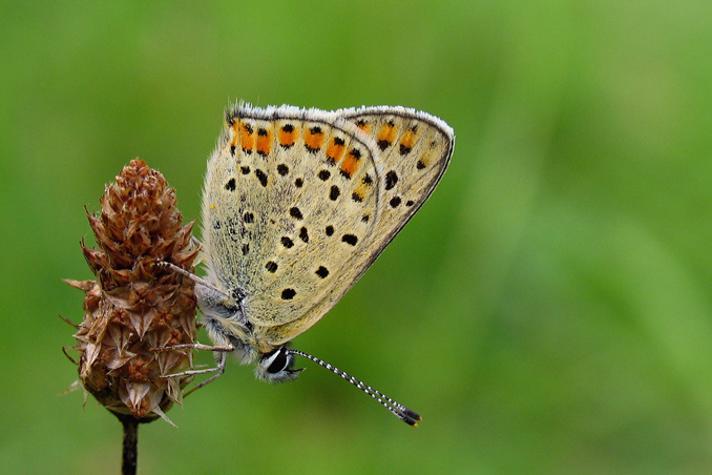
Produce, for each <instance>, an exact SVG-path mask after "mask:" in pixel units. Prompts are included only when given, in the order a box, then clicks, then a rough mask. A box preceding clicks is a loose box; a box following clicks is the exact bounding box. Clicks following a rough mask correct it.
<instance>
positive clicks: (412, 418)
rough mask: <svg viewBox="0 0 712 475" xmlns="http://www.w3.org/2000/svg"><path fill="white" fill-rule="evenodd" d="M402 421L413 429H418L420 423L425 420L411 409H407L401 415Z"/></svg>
mask: <svg viewBox="0 0 712 475" xmlns="http://www.w3.org/2000/svg"><path fill="white" fill-rule="evenodd" d="M401 419H402V420H403V422H405V423H406V424H408V425H409V426H411V427H418V424H419V423H420V421H422V420H423V418H422V417H420V415H419V414H418V413H416V412H413V411H411V410H410V409H405V410H404V411H403V413H402V415H401Z"/></svg>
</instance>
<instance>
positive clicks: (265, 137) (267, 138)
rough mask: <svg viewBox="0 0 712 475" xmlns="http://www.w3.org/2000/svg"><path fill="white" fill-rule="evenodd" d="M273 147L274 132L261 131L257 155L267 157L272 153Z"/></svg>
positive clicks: (258, 137) (259, 131)
mask: <svg viewBox="0 0 712 475" xmlns="http://www.w3.org/2000/svg"><path fill="white" fill-rule="evenodd" d="M271 146H272V130H270V129H259V130H258V131H257V153H259V154H260V155H262V156H263V157H266V156H267V155H269V153H270V148H271Z"/></svg>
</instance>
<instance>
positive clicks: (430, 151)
mask: <svg viewBox="0 0 712 475" xmlns="http://www.w3.org/2000/svg"><path fill="white" fill-rule="evenodd" d="M334 114H335V115H336V116H337V117H340V118H343V119H345V120H347V121H349V122H351V123H353V124H355V125H356V126H357V127H358V128H359V130H360V131H361V133H362V134H363V135H365V136H367V137H368V138H370V139H371V141H370V142H369V143H372V144H374V145H375V147H376V148H375V151H374V157H375V162H376V163H375V165H376V169H377V170H378V177H379V180H378V201H377V204H380V206H379V210H378V211H379V213H378V220H377V222H376V223H375V227H374V228H373V229H372V230H371V239H370V241H369V242H368V246H367V248H364V249H362V250H361V252H360V253H359V254H358V255H357V256H355V258H353V259H352V260H351V261H350V262H349V267H348V268H345V269H344V271H343V273H342V274H341V275H340V279H341V280H342V285H340V286H338V287H333V288H331V289H330V292H329V293H328V294H327V295H326V296H325V297H324V298H323V299H322V300H321V301H320V302H318V303H317V304H316V305H315V306H314V308H312V309H311V310H309V312H307V313H306V314H304V315H303V316H300V318H299V319H297V320H295V321H292V322H289V323H286V324H284V325H281V326H278V327H273V328H270V329H267V330H266V332H267V336H268V339H269V340H270V341H272V342H274V343H275V344H281V343H284V342H286V341H289V340H291V339H292V338H294V337H295V336H296V335H298V334H300V333H302V332H304V331H305V330H307V329H308V328H309V327H311V326H312V325H313V324H314V323H316V322H317V321H318V320H319V319H320V318H321V317H322V316H323V315H324V314H325V313H326V312H328V311H329V310H330V309H331V307H333V306H334V305H335V304H336V302H337V301H338V300H339V299H340V298H341V297H342V296H343V294H344V293H345V292H346V291H347V290H348V289H349V288H350V287H351V286H352V285H353V284H354V283H355V282H356V281H357V280H358V278H359V277H360V276H361V275H362V274H363V272H365V270H366V269H368V267H369V266H370V265H371V263H372V262H373V261H374V260H375V259H376V258H377V257H378V255H379V254H380V253H381V251H383V249H384V248H385V247H386V246H387V245H388V243H389V242H390V241H391V240H392V239H393V238H394V237H395V235H396V234H397V233H398V231H400V230H401V229H402V228H403V226H404V225H405V224H406V223H407V222H408V220H409V219H410V218H411V217H412V216H413V214H414V213H415V212H416V211H417V210H418V208H419V207H420V206H421V205H422V204H423V203H424V202H425V200H426V199H427V198H428V197H429V196H430V194H431V193H432V191H433V190H434V189H435V186H436V185H437V183H438V181H439V180H440V178H441V177H442V175H443V173H444V172H445V169H446V168H447V165H448V163H449V161H450V157H451V155H452V151H453V147H454V144H455V136H454V133H453V130H452V129H451V128H450V127H449V126H448V125H447V124H446V123H444V122H443V121H442V120H440V119H438V118H436V117H434V116H431V115H429V114H426V113H424V112H420V111H416V110H414V109H407V108H403V107H364V108H356V109H343V110H339V111H336V112H335V113H334ZM344 284H345V285H344Z"/></svg>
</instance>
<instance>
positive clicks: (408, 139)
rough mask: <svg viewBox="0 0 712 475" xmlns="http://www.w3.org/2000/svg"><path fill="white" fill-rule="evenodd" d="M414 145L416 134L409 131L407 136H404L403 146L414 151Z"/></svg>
mask: <svg viewBox="0 0 712 475" xmlns="http://www.w3.org/2000/svg"><path fill="white" fill-rule="evenodd" d="M413 143H415V133H414V132H413V131H412V130H409V131H408V132H406V133H405V134H403V138H402V139H401V143H400V144H401V146H402V147H405V148H407V149H408V150H412V149H413Z"/></svg>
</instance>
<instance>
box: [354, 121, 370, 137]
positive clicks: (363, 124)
mask: <svg viewBox="0 0 712 475" xmlns="http://www.w3.org/2000/svg"><path fill="white" fill-rule="evenodd" d="M356 127H358V128H359V129H361V130H363V131H364V132H366V133H367V134H368V133H370V132H371V124H369V123H368V122H367V121H365V120H363V119H359V120H357V121H356Z"/></svg>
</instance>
